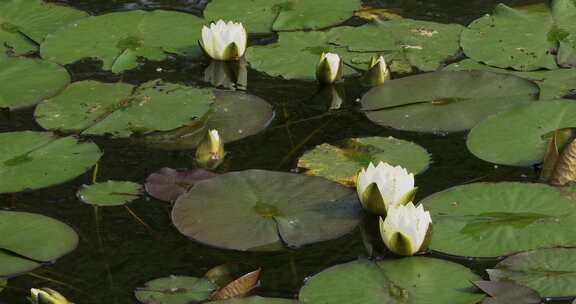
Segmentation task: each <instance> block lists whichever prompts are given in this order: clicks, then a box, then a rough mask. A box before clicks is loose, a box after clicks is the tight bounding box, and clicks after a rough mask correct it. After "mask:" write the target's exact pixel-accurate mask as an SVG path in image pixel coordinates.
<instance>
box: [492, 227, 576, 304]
mask: <svg viewBox="0 0 576 304" xmlns="http://www.w3.org/2000/svg"><path fill="white" fill-rule="evenodd" d="M551 233H552V234H553V233H555V232H551ZM487 271H488V274H489V275H490V279H491V280H493V281H513V282H515V283H517V284H519V285H523V286H526V287H530V288H532V289H534V290H536V291H537V292H538V293H539V294H540V295H541V296H542V297H546V298H551V297H574V296H576V290H575V289H574V286H576V249H574V248H548V249H538V250H534V251H528V252H522V253H518V254H515V255H513V256H510V257H508V258H506V259H505V260H504V261H502V262H500V263H498V265H496V268H495V269H488V270H487Z"/></svg>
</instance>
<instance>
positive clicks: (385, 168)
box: [356, 162, 418, 215]
mask: <svg viewBox="0 0 576 304" xmlns="http://www.w3.org/2000/svg"><path fill="white" fill-rule="evenodd" d="M356 190H357V191H358V197H359V198H360V202H361V203H362V206H363V207H364V209H366V210H368V211H369V212H372V213H374V214H379V215H386V212H387V210H388V209H390V208H391V207H393V206H397V205H404V204H407V203H408V202H410V201H412V199H413V198H414V195H416V190H418V188H416V187H414V174H412V173H408V171H407V170H406V169H404V168H402V167H400V166H396V167H394V166H391V165H389V164H387V163H384V162H380V163H379V164H378V166H376V167H374V165H373V164H372V163H370V164H369V165H368V168H366V169H364V168H363V169H362V170H361V171H360V173H359V174H358V178H357V181H356Z"/></svg>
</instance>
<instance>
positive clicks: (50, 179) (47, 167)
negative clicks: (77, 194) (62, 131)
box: [0, 131, 102, 193]
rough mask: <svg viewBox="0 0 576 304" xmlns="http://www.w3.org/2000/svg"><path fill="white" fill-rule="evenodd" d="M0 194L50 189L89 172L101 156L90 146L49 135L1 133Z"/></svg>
mask: <svg viewBox="0 0 576 304" xmlns="http://www.w3.org/2000/svg"><path fill="white" fill-rule="evenodd" d="M0 142H1V143H2V145H0V193H14V192H20V191H26V190H35V189H40V188H46V187H49V186H53V185H56V184H59V183H62V182H65V181H68V180H70V179H73V178H75V177H77V176H79V175H81V174H82V173H84V172H86V171H87V170H89V169H90V168H91V167H92V166H93V165H94V164H96V162H98V160H99V159H100V156H101V155H102V152H101V151H100V149H99V148H98V146H96V145H95V144H93V143H91V142H80V141H79V140H78V139H77V138H75V137H72V136H68V137H58V136H56V135H54V134H52V133H49V132H32V131H22V132H7V133H0Z"/></svg>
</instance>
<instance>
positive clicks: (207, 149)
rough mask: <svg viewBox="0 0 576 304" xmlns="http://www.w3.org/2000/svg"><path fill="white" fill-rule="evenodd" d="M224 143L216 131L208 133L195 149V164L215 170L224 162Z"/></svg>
mask: <svg viewBox="0 0 576 304" xmlns="http://www.w3.org/2000/svg"><path fill="white" fill-rule="evenodd" d="M225 156H226V152H224V142H223V141H222V139H221V138H220V134H218V131H217V130H210V131H208V135H207V136H206V137H205V138H204V140H203V141H202V142H201V143H200V145H199V146H198V148H197V149H196V163H197V164H198V165H199V166H201V167H203V168H207V169H216V168H217V167H218V166H220V164H222V162H223V161H224V157H225Z"/></svg>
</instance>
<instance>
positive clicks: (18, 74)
mask: <svg viewBox="0 0 576 304" xmlns="http://www.w3.org/2000/svg"><path fill="white" fill-rule="evenodd" d="M0 6H1V4H0ZM0 14H1V13H0ZM69 82H70V76H69V75H68V72H67V71H66V69H64V68H63V67H61V66H59V65H57V64H55V63H51V62H47V61H42V60H38V59H24V58H10V57H4V58H1V57H0V108H9V109H13V108H19V107H25V106H31V105H34V104H36V103H38V102H40V101H41V100H42V99H44V98H46V97H51V96H54V95H56V93H58V91H60V90H61V89H63V88H64V87H65V86H66V85H68V83H69Z"/></svg>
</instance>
